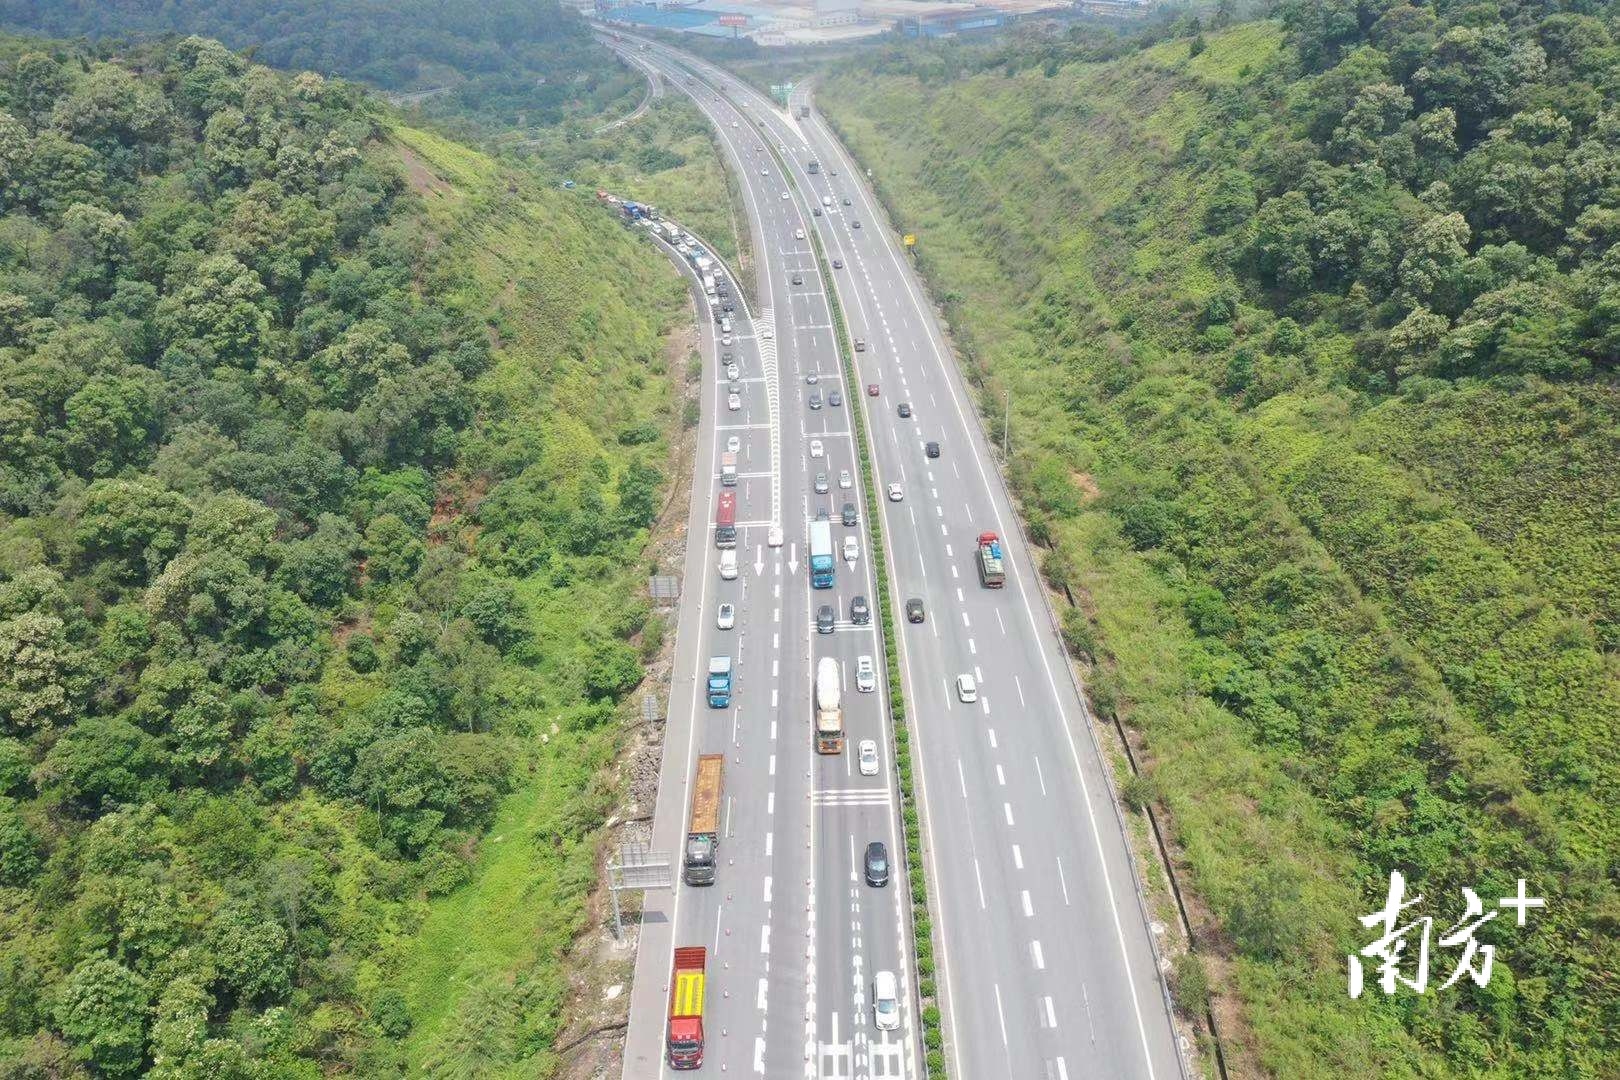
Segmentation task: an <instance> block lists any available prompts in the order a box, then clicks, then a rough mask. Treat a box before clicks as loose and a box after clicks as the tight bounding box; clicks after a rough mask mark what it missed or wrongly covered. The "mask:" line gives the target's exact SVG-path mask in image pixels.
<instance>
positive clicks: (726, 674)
mask: <svg viewBox="0 0 1620 1080" xmlns="http://www.w3.org/2000/svg"><path fill="white" fill-rule="evenodd" d="M730 704H731V657H729V656H711V657H709V708H711V709H724V708H725V707H726V706H728V705H730Z"/></svg>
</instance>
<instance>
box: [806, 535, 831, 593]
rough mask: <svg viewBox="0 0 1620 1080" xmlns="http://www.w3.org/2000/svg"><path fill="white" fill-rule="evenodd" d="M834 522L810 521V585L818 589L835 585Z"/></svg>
mask: <svg viewBox="0 0 1620 1080" xmlns="http://www.w3.org/2000/svg"><path fill="white" fill-rule="evenodd" d="M836 562H837V560H836V559H835V558H834V556H833V541H832V522H830V521H812V522H811V523H810V585H811V587H812V588H816V589H830V588H832V587H833V572H834V564H835V563H836Z"/></svg>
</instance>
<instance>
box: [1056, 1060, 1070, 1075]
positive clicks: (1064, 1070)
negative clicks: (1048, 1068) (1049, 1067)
mask: <svg viewBox="0 0 1620 1080" xmlns="http://www.w3.org/2000/svg"><path fill="white" fill-rule="evenodd" d="M1057 1074H1058V1080H1069V1067H1068V1066H1067V1065H1065V1064H1063V1059H1062V1058H1058V1059H1057Z"/></svg>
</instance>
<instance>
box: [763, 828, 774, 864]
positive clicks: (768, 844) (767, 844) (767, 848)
mask: <svg viewBox="0 0 1620 1080" xmlns="http://www.w3.org/2000/svg"><path fill="white" fill-rule="evenodd" d="M775 837H776V834H775V833H766V834H765V857H766V858H767V859H768V858H770V857H771V846H772V841H773V840H774V839H775Z"/></svg>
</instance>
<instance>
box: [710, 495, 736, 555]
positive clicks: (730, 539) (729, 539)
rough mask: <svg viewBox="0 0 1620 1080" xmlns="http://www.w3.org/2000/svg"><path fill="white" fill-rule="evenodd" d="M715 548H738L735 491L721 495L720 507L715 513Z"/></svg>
mask: <svg viewBox="0 0 1620 1080" xmlns="http://www.w3.org/2000/svg"><path fill="white" fill-rule="evenodd" d="M714 546H715V547H717V548H734V547H736V546H737V494H736V492H733V491H722V492H721V493H720V505H719V506H718V507H717V508H716V509H715V512H714Z"/></svg>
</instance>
